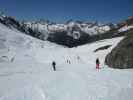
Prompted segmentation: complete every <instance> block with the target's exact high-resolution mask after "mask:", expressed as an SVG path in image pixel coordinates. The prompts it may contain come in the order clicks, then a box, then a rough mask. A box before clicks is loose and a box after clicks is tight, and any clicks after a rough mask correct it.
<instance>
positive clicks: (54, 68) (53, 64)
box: [52, 61, 56, 71]
mask: <svg viewBox="0 0 133 100" xmlns="http://www.w3.org/2000/svg"><path fill="white" fill-rule="evenodd" d="M52 66H53V70H54V71H56V67H55V66H56V63H55V61H53V62H52Z"/></svg>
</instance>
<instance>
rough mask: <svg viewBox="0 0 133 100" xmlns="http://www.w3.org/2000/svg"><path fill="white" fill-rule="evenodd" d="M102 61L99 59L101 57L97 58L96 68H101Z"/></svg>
mask: <svg viewBox="0 0 133 100" xmlns="http://www.w3.org/2000/svg"><path fill="white" fill-rule="evenodd" d="M99 66H100V61H99V59H98V58H97V59H96V69H100V67H99Z"/></svg>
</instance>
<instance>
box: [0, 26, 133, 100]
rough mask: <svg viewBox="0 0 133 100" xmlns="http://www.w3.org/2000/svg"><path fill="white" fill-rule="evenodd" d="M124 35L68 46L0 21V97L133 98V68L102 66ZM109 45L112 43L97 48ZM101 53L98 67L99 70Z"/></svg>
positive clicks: (21, 99)
mask: <svg viewBox="0 0 133 100" xmlns="http://www.w3.org/2000/svg"><path fill="white" fill-rule="evenodd" d="M121 39H123V37H119V38H114V39H106V40H101V41H97V42H95V43H91V44H86V45H84V46H79V47H75V48H71V49H69V48H65V47H62V46H58V45H56V44H53V43H50V42H44V41H40V40H38V39H35V38H32V37H30V36H27V35H24V34H22V33H20V32H17V31H13V30H10V29H8V28H7V27H5V26H3V25H2V24H0V100H132V98H133V70H132V69H130V70H118V69H110V68H108V67H107V66H106V65H104V60H105V56H106V55H107V54H108V53H109V52H110V51H111V49H112V48H114V47H115V46H116V45H117V43H118V42H119V41H120V40H121ZM106 45H112V46H111V47H110V48H108V49H106V50H100V51H97V52H96V53H95V52H94V50H96V49H97V48H99V47H103V46H106ZM97 57H98V58H99V59H100V62H101V69H100V70H99V71H98V70H96V69H95V60H96V58H97ZM53 60H54V61H56V63H57V66H56V67H57V71H56V72H53V71H52V66H51V62H52V61H53ZM67 61H70V63H71V64H69V63H67Z"/></svg>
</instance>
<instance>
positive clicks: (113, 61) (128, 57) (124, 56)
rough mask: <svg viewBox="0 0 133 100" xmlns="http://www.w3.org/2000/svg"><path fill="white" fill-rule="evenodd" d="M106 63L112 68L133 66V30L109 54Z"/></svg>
mask: <svg viewBox="0 0 133 100" xmlns="http://www.w3.org/2000/svg"><path fill="white" fill-rule="evenodd" d="M105 63H106V64H107V65H108V66H109V67H112V68H119V69H127V68H133V30H130V31H129V32H127V33H126V37H125V38H124V39H123V40H122V41H121V42H120V43H119V44H118V45H117V46H116V47H115V48H114V49H113V50H112V51H111V53H109V54H108V55H107V57H106V59H105Z"/></svg>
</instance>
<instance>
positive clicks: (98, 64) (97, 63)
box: [52, 58, 100, 71]
mask: <svg viewBox="0 0 133 100" xmlns="http://www.w3.org/2000/svg"><path fill="white" fill-rule="evenodd" d="M67 62H68V63H69V64H70V61H68V60H67ZM52 67H53V71H56V62H55V61H53V62H52ZM96 69H100V61H99V58H97V59H96Z"/></svg>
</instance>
